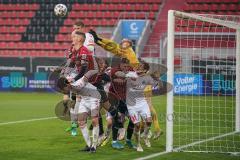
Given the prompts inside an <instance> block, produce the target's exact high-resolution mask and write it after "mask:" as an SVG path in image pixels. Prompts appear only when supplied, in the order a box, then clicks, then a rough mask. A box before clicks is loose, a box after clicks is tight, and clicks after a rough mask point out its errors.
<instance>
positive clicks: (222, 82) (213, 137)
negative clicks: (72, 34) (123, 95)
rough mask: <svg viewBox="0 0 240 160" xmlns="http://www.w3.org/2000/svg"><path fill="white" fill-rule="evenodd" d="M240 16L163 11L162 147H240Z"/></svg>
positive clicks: (204, 149)
mask: <svg viewBox="0 0 240 160" xmlns="http://www.w3.org/2000/svg"><path fill="white" fill-rule="evenodd" d="M239 41H240V17H239V16H219V15H197V14H189V13H182V12H178V11H169V17H168V51H167V63H168V65H167V66H168V73H167V77H168V82H169V83H171V84H173V86H174V89H173V90H172V92H169V93H168V97H167V99H168V101H167V115H168V116H167V148H166V149H167V151H191V152H221V153H240V118H239V117H240V92H239V90H240V76H239V74H240V65H239V64H240V42H239Z"/></svg>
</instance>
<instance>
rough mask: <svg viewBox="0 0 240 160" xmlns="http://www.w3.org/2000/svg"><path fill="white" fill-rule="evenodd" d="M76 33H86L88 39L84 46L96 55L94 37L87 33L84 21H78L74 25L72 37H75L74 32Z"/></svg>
mask: <svg viewBox="0 0 240 160" xmlns="http://www.w3.org/2000/svg"><path fill="white" fill-rule="evenodd" d="M76 31H79V32H83V33H85V36H86V39H85V41H84V44H83V45H84V46H85V47H86V48H87V49H88V50H89V51H90V52H92V53H93V54H94V46H95V43H94V38H93V36H92V35H91V34H90V33H88V32H85V25H84V23H83V22H82V21H79V20H78V21H76V22H75V23H74V25H73V32H72V35H74V32H76Z"/></svg>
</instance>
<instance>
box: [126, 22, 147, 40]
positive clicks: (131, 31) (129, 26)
mask: <svg viewBox="0 0 240 160" xmlns="http://www.w3.org/2000/svg"><path fill="white" fill-rule="evenodd" d="M145 25H146V21H145V20H123V21H122V37H123V38H128V39H132V40H138V39H139V37H140V36H141V34H142V31H143V29H144V27H145Z"/></svg>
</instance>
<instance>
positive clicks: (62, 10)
mask: <svg viewBox="0 0 240 160" xmlns="http://www.w3.org/2000/svg"><path fill="white" fill-rule="evenodd" d="M54 14H55V15H56V16H58V17H65V16H66V15H67V6H66V5H64V4H57V5H55V7H54Z"/></svg>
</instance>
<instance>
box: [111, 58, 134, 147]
mask: <svg viewBox="0 0 240 160" xmlns="http://www.w3.org/2000/svg"><path fill="white" fill-rule="evenodd" d="M131 70H132V69H131V68H130V65H129V61H128V60H127V59H125V58H123V59H122V60H121V63H120V65H119V67H116V68H113V69H112V70H111V85H110V88H109V92H110V93H114V95H116V96H115V97H113V99H114V98H117V100H115V101H118V104H117V106H116V107H117V110H118V113H120V116H115V117H113V118H115V120H114V121H113V127H112V147H113V148H115V149H122V148H124V147H123V145H122V144H121V143H119V142H118V140H117V137H118V129H119V128H123V123H124V119H125V116H126V115H127V114H128V110H127V105H126V80H125V79H124V78H122V77H121V76H118V74H117V73H118V72H124V73H127V72H129V71H131ZM109 98H110V99H112V98H111V97H109ZM133 129H134V124H133V123H132V121H131V120H130V119H129V124H128V128H127V139H126V143H127V145H128V146H129V147H130V148H133V147H134V146H133V144H132V142H131V137H132V134H133Z"/></svg>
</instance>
